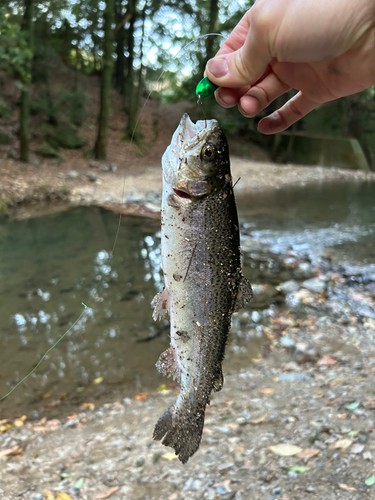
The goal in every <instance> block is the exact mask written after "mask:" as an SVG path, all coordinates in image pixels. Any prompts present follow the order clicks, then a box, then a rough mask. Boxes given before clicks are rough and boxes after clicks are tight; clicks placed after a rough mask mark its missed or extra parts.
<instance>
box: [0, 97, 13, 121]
mask: <svg viewBox="0 0 375 500" xmlns="http://www.w3.org/2000/svg"><path fill="white" fill-rule="evenodd" d="M11 116H12V108H11V107H10V106H9V105H8V104H7V103H6V102H5V101H4V99H2V98H1V97H0V118H10V117H11Z"/></svg>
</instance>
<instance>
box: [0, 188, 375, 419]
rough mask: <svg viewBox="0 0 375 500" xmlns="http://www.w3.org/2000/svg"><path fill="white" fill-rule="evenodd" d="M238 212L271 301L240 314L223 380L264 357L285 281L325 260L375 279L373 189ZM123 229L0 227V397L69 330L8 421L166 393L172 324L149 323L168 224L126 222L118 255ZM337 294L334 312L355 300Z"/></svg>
mask: <svg viewBox="0 0 375 500" xmlns="http://www.w3.org/2000/svg"><path fill="white" fill-rule="evenodd" d="M238 209H239V217H240V222H241V233H242V248H243V258H244V274H245V275H246V276H247V277H248V278H249V279H250V281H251V282H252V283H255V284H256V285H260V286H263V287H265V288H264V290H265V293H258V294H256V296H255V298H254V301H253V302H252V303H251V304H250V305H249V306H248V307H247V308H246V309H245V310H243V311H241V312H240V313H238V314H236V315H234V318H233V327H232V334H231V337H230V342H229V345H228V348H227V354H226V359H225V364H224V372H226V373H228V372H230V371H235V370H238V369H240V368H241V367H245V366H248V365H249V364H250V363H251V360H252V359H253V358H255V357H257V356H258V355H259V352H260V350H261V346H262V345H263V344H264V343H265V342H266V338H265V336H264V333H263V329H262V328H261V324H262V321H266V320H267V316H269V315H272V314H273V311H275V310H277V309H284V310H287V309H288V307H289V305H288V302H287V301H286V300H285V294H283V293H280V290H279V289H278V288H277V286H278V285H280V284H281V283H284V282H288V281H290V280H296V281H299V282H302V281H303V280H306V279H309V278H312V277H313V276H315V275H316V266H317V265H318V264H319V263H321V262H325V263H326V265H327V266H331V267H332V266H338V267H339V269H341V271H340V272H345V273H346V275H348V274H350V273H352V274H353V276H357V277H358V276H359V275H360V276H361V279H362V280H363V279H365V278H366V279H367V280H370V281H371V280H373V281H374V282H375V264H374V263H375V184H373V183H353V182H351V183H344V182H340V183H331V184H322V185H320V184H319V185H314V186H311V185H310V186H305V187H295V188H288V189H285V188H284V189H280V190H275V191H270V192H263V193H258V194H256V195H254V194H251V195H248V196H246V197H244V196H243V197H240V198H238ZM117 226H118V215H116V214H114V213H112V212H110V211H106V210H103V209H100V208H97V207H89V208H87V207H82V208H74V209H70V210H67V211H62V212H59V213H55V214H51V215H45V216H42V217H37V218H32V219H27V220H17V221H15V220H6V221H1V222H0V324H1V329H0V397H1V396H3V395H4V394H6V393H7V392H8V391H9V390H10V389H11V388H12V387H13V386H14V385H15V384H16V383H17V382H18V381H20V380H21V379H22V378H23V377H24V376H25V375H26V374H27V373H28V372H30V371H31V370H32V369H33V367H35V365H36V364H37V363H38V361H39V360H40V359H41V357H42V356H43V354H44V353H45V352H46V351H47V350H48V349H49V348H51V347H52V346H53V345H54V343H55V342H56V341H57V340H58V339H59V338H60V337H61V336H62V335H63V334H64V333H65V332H66V331H67V330H68V329H69V328H70V330H69V331H68V333H67V334H66V336H65V337H64V339H62V340H61V341H60V342H59V343H58V345H56V346H55V347H54V348H53V349H52V350H51V352H49V353H48V355H47V356H46V358H45V359H44V360H43V361H42V362H41V364H40V366H38V368H37V370H36V371H35V372H34V373H33V374H32V375H31V376H30V377H29V378H28V379H27V380H25V381H24V382H23V383H22V384H21V385H20V386H19V387H17V389H16V390H15V391H14V392H13V393H12V394H11V395H9V396H8V397H7V398H6V399H5V400H3V401H1V402H0V420H1V419H3V418H8V417H9V418H13V417H15V416H20V415H22V414H26V415H27V416H28V418H31V419H39V418H42V417H43V416H47V417H48V418H53V417H54V416H61V415H69V414H70V413H74V411H76V410H77V407H78V406H79V405H81V404H82V403H84V402H94V403H95V404H97V405H100V404H102V403H105V402H109V401H114V400H116V399H123V398H126V397H134V396H135V395H136V394H139V393H142V392H147V391H155V390H156V389H157V388H158V387H159V386H160V385H161V384H170V380H169V379H165V378H164V377H163V376H162V375H160V374H159V373H158V372H157V370H156V368H155V362H156V361H157V359H158V356H159V355H160V353H161V352H162V351H164V350H165V349H166V348H167V346H168V344H169V339H168V323H167V322H166V321H165V322H164V323H163V322H157V323H155V322H153V320H152V317H151V314H152V311H151V307H150V302H151V300H152V298H153V296H154V295H155V294H156V293H157V292H158V291H159V290H161V288H162V287H163V280H162V272H161V255H160V221H158V220H155V219H147V218H141V217H134V216H123V217H122V222H121V227H120V231H119V235H118V240H117V244H116V247H115V250H114V253H113V256H112V252H111V248H112V247H113V243H114V240H115V235H116V231H117ZM111 256H112V258H111ZM364 277H365V278H364ZM348 286H349V285H348ZM267 287H268V288H267ZM257 289H258V291H259V289H260V291H261V292H262V289H261V288H260V287H259V286H258V288H257ZM340 293H341V295H340V296H337V297H336V302H337V304H338V310H339V309H340V300H341V303H342V305H343V307H344V302H345V301H346V300H347V299H346V295H345V293H343V292H340ZM340 297H341V298H340ZM82 303H84V304H86V305H87V309H85V311H84V314H83V315H82V317H81V318H80V319H79V321H78V322H76V320H77V318H79V316H80V314H81V313H82V311H83V309H84V306H83V305H82ZM300 313H301V314H303V310H302V309H301V311H300ZM333 313H334V312H333ZM333 313H332V314H333ZM75 322H76V323H75ZM72 325H73V326H72Z"/></svg>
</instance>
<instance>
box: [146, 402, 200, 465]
mask: <svg viewBox="0 0 375 500" xmlns="http://www.w3.org/2000/svg"><path fill="white" fill-rule="evenodd" d="M205 409H206V405H205V404H199V403H198V404H197V402H191V401H189V400H186V399H185V400H184V402H183V404H182V405H181V406H179V407H178V408H176V407H175V406H171V407H170V408H168V410H167V411H166V412H165V413H164V414H163V415H162V416H161V417H160V418H159V420H158V422H157V423H156V425H155V429H154V434H153V438H154V439H156V440H161V439H163V438H164V439H163V441H162V443H163V444H164V445H165V446H170V447H171V448H174V451H175V453H176V455H178V458H179V459H180V461H181V462H182V463H183V464H186V462H187V461H188V460H189V458H190V457H191V456H192V455H194V453H195V452H196V451H197V449H198V448H199V444H200V442H201V438H202V431H203V425H204V413H205Z"/></svg>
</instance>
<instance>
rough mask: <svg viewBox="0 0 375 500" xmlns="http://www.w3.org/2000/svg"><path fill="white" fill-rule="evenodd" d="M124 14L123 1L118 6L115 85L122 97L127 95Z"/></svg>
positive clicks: (119, 1)
mask: <svg viewBox="0 0 375 500" xmlns="http://www.w3.org/2000/svg"><path fill="white" fill-rule="evenodd" d="M123 19H124V14H123V12H122V1H121V0H118V1H117V5H116V24H117V25H118V26H119V28H118V30H117V32H116V35H115V36H116V55H117V59H116V66H115V85H116V88H117V90H118V91H119V92H120V94H121V95H124V94H125V54H124V49H125V27H124V24H123V22H122V21H123Z"/></svg>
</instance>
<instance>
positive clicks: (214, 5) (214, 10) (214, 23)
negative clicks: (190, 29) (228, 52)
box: [206, 0, 219, 61]
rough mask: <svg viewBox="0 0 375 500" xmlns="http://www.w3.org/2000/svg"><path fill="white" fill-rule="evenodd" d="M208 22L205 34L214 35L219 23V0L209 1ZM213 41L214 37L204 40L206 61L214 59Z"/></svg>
mask: <svg viewBox="0 0 375 500" xmlns="http://www.w3.org/2000/svg"><path fill="white" fill-rule="evenodd" d="M208 19H209V20H210V22H209V25H208V31H207V33H216V32H217V29H218V21H219V0H210V13H209V16H208ZM214 41H215V37H213V36H208V37H207V38H206V60H207V61H208V59H212V58H213V57H214V55H215V54H214Z"/></svg>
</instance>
